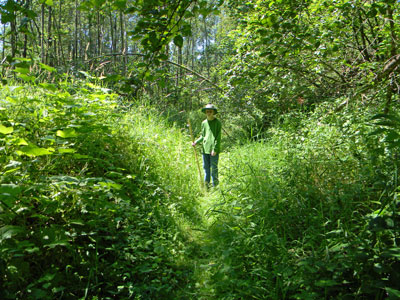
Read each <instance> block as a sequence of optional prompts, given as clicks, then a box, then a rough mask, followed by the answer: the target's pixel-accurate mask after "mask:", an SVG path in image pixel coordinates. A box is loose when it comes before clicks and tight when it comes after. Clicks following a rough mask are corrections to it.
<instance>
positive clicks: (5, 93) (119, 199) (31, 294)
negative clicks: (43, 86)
mask: <svg viewBox="0 0 400 300" xmlns="http://www.w3.org/2000/svg"><path fill="white" fill-rule="evenodd" d="M80 84H82V85H83V83H80ZM68 90H69V91H70V92H67V91H66V90H58V91H46V90H40V89H36V88H33V87H28V86H26V87H16V86H15V87H4V88H3V89H2V98H1V99H2V100H1V124H0V137H1V140H0V142H1V152H2V155H1V162H0V163H1V165H0V166H1V170H2V172H1V174H2V175H1V186H0V192H1V193H0V195H1V198H0V200H1V213H0V216H1V221H0V222H1V226H0V228H1V229H0V241H1V244H0V245H1V251H0V253H1V256H0V261H1V268H0V272H1V273H0V285H1V289H0V290H1V298H2V299H54V297H57V298H63V299H77V298H90V299H92V298H93V297H98V298H99V299H107V298H110V299H111V298H114V297H119V298H121V299H122V298H129V297H134V298H137V299H140V298H144V299H146V298H157V297H162V298H168V297H169V296H171V295H172V292H173V291H174V290H175V289H176V287H177V286H181V285H183V284H185V281H186V280H188V279H187V278H189V276H190V268H182V267H181V266H180V264H181V261H183V259H182V257H183V256H185V246H184V242H185V240H186V234H185V232H184V231H182V230H181V228H180V227H181V226H180V224H178V223H177V218H176V216H181V219H185V218H189V217H190V218H193V219H196V215H195V213H196V212H195V207H196V202H195V201H194V197H195V195H196V194H198V193H199V190H198V188H197V189H196V183H197V182H198V181H197V177H196V173H194V174H192V172H191V168H189V166H190V164H192V163H193V162H192V161H191V156H190V155H189V154H188V150H185V148H184V147H182V144H183V143H184V142H186V140H185V139H184V136H183V135H180V132H179V131H178V129H169V130H167V131H164V129H165V126H163V125H162V124H159V123H158V122H157V120H155V119H153V120H150V119H145V118H144V117H143V116H141V115H138V114H136V115H135V114H133V113H132V114H131V113H129V112H127V113H126V114H124V111H121V110H120V109H121V106H120V105H121V103H118V102H117V100H118V98H117V97H116V95H115V94H111V93H104V92H103V91H102V90H101V89H100V88H96V87H95V86H93V85H91V84H89V85H86V86H82V87H78V85H77V86H75V87H70V86H68ZM149 118H150V114H149ZM150 126H151V128H150ZM158 134H159V136H157V135H158ZM189 150H191V149H189ZM166 153H168V155H169V156H168V157H166ZM189 153H191V152H189ZM183 172H184V174H185V177H184V178H182V177H179V176H178V174H179V175H182V173H183ZM177 187H179V188H180V189H177ZM184 187H186V188H184ZM189 187H190V191H189Z"/></svg>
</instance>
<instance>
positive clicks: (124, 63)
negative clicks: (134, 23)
mask: <svg viewBox="0 0 400 300" xmlns="http://www.w3.org/2000/svg"><path fill="white" fill-rule="evenodd" d="M119 18H120V30H121V53H122V72H123V75H125V74H126V60H127V56H126V55H125V54H126V48H125V46H126V45H125V20H124V14H123V12H122V11H121V12H120V15H119Z"/></svg>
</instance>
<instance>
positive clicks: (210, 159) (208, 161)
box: [203, 153, 219, 186]
mask: <svg viewBox="0 0 400 300" xmlns="http://www.w3.org/2000/svg"><path fill="white" fill-rule="evenodd" d="M218 159H219V154H217V155H215V156H211V154H205V153H203V168H204V173H205V176H204V181H205V182H206V184H207V183H210V179H211V178H212V184H213V186H217V185H218V182H219V181H218ZM210 177H211V178H210Z"/></svg>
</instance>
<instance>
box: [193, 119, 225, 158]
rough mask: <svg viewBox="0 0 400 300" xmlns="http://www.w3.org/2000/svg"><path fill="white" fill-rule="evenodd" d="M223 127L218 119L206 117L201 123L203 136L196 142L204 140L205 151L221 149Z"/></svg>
mask: <svg viewBox="0 0 400 300" xmlns="http://www.w3.org/2000/svg"><path fill="white" fill-rule="evenodd" d="M221 129H222V125H221V122H220V121H219V120H218V119H214V120H212V121H209V120H207V119H205V120H204V121H203V122H202V123H201V136H200V137H199V138H198V139H197V140H196V144H197V143H200V142H203V153H205V154H211V152H212V151H214V152H216V153H219V152H220V151H221Z"/></svg>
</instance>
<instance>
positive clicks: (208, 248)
mask: <svg viewBox="0 0 400 300" xmlns="http://www.w3.org/2000/svg"><path fill="white" fill-rule="evenodd" d="M220 197H221V195H220V192H219V191H218V190H215V191H210V192H205V193H204V195H203V196H201V197H200V198H199V199H198V201H199V214H200V215H201V216H202V219H201V220H200V221H198V222H196V223H192V224H185V225H184V226H185V231H186V232H187V234H188V236H189V242H190V243H191V244H192V249H193V252H192V253H191V255H190V256H189V257H188V261H187V264H188V265H191V267H192V268H193V276H192V278H191V282H190V283H189V284H188V285H187V286H186V287H184V288H183V289H182V290H181V291H180V293H178V294H177V297H178V299H198V300H206V299H207V300H209V299H217V298H216V294H215V287H214V282H213V278H212V274H213V271H214V268H216V267H218V264H217V261H215V255H213V254H214V253H215V251H214V250H215V245H216V243H217V242H218V241H216V240H215V238H214V237H212V235H211V234H210V228H211V227H212V226H213V225H214V222H216V220H215V215H214V214H212V209H213V207H215V206H216V205H218V203H219V201H220Z"/></svg>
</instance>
